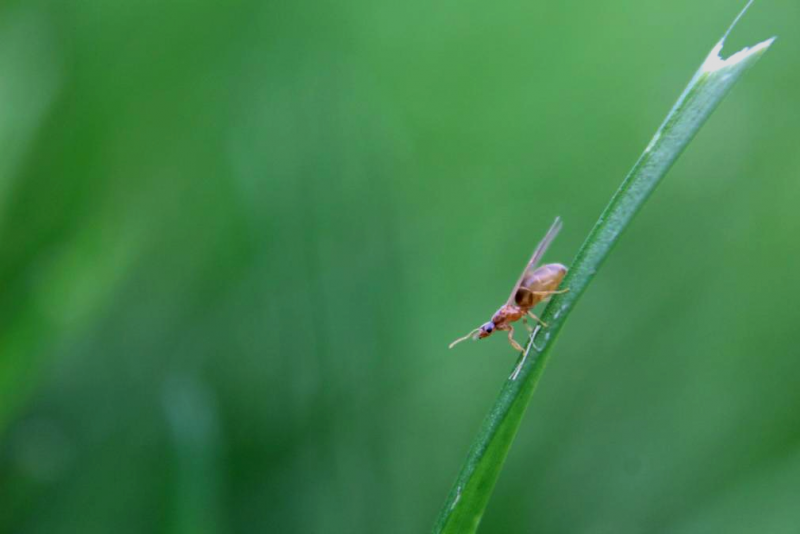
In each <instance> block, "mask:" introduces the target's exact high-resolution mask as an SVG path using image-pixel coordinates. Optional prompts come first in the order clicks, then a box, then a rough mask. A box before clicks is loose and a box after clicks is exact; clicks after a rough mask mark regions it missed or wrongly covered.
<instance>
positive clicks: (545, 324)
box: [528, 310, 547, 328]
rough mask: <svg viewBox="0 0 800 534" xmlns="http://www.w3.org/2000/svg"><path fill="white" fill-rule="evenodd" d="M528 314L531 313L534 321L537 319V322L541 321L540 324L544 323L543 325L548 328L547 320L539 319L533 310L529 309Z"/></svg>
mask: <svg viewBox="0 0 800 534" xmlns="http://www.w3.org/2000/svg"><path fill="white" fill-rule="evenodd" d="M528 315H530V316H531V318H532V319H533V320H534V321H536V322H537V323H539V324H540V325H542V326H544V327H545V328H547V323H546V322H544V321H542V320H541V319H539V318H538V317H536V316H535V315H534V314H533V312H532V311H530V310H528Z"/></svg>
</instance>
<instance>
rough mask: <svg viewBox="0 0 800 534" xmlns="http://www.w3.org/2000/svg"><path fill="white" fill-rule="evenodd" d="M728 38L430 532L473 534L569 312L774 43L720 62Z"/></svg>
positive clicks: (668, 122)
mask: <svg viewBox="0 0 800 534" xmlns="http://www.w3.org/2000/svg"><path fill="white" fill-rule="evenodd" d="M745 9H747V8H745ZM742 13H744V11H743V12H742ZM739 17H741V14H740V15H739ZM739 17H737V19H736V21H738V19H739ZM736 21H734V25H735V24H736ZM732 27H733V25H732V26H731V28H732ZM728 32H730V30H728ZM727 35H728V33H726V34H725V37H727ZM725 37H723V38H722V39H721V40H720V41H719V42H718V43H717V45H716V46H715V47H714V48H713V49H712V50H711V53H710V54H709V55H708V57H707V58H706V60H705V61H704V62H703V64H702V65H701V66H700V69H699V70H698V71H697V73H696V74H695V75H694V77H693V78H692V80H691V81H690V82H689V85H688V86H687V87H686V89H685V90H684V91H683V94H682V95H681V96H680V98H679V99H678V101H677V103H676V104H675V106H674V107H673V108H672V110H670V112H669V114H668V115H667V117H666V119H665V120H664V122H663V124H662V125H661V127H660V128H659V129H658V131H657V132H656V134H655V136H654V137H653V139H652V141H650V144H649V145H648V146H647V148H646V149H645V151H644V153H643V154H642V155H641V157H640V158H639V160H638V161H637V162H636V164H635V165H634V166H633V169H631V171H630V173H629V174H628V176H627V177H626V178H625V180H624V181H623V182H622V185H621V186H620V188H619V190H618V191H617V192H616V194H615V195H614V196H613V198H612V199H611V201H610V202H609V204H608V206H607V207H606V209H605V211H604V212H603V214H602V215H601V216H600V219H599V220H598V222H597V224H596V225H595V227H594V228H593V229H592V231H591V233H590V234H589V236H588V238H587V239H586V241H585V242H584V244H583V246H582V247H581V249H580V251H579V252H578V254H577V256H576V257H575V260H574V262H573V264H572V267H571V268H570V271H569V274H568V276H567V278H566V279H565V281H564V283H563V284H562V287H568V288H569V289H570V291H569V293H566V294H564V295H559V296H557V297H555V298H553V300H552V301H551V302H550V304H549V305H548V306H547V308H546V309H545V311H544V313H543V316H542V318H543V320H544V321H545V322H547V323H548V324H549V327H548V328H546V329H544V330H542V331H540V332H539V333H538V336H537V337H536V345H537V348H533V349H532V348H531V347H532V341H530V340H529V342H528V346H527V351H528V352H527V353H526V354H528V357H527V359H526V360H525V361H524V365H522V367H521V368H520V372H519V373H518V375H517V376H515V377H514V378H512V377H509V379H508V380H506V382H505V384H504V385H503V388H502V390H501V392H500V395H499V397H498V399H497V401H496V403H495V405H494V406H493V407H492V409H491V412H490V413H489V415H488V416H487V418H486V419H485V420H484V422H483V424H482V426H481V429H480V431H479V432H478V435H477V437H476V438H475V441H474V442H473V444H472V447H471V448H470V451H469V454H468V456H467V459H466V461H465V462H464V465H463V466H462V468H461V472H460V473H459V475H458V478H457V479H456V482H455V484H454V486H453V489H452V490H451V491H450V494H449V495H448V497H447V501H446V502H445V504H444V507H443V508H442V510H441V512H440V514H439V517H438V519H437V521H436V524H435V526H434V529H433V531H434V532H435V533H469V532H475V531H476V530H477V528H478V524H479V523H480V520H481V517H482V516H483V512H484V509H485V508H486V504H487V502H488V501H489V497H490V496H491V494H492V490H493V488H494V485H495V482H496V481H497V477H498V476H499V474H500V470H501V469H502V467H503V463H504V462H505V459H506V456H507V454H508V450H509V448H510V447H511V443H512V441H513V440H514V436H515V435H516V433H517V429H518V428H519V424H520V421H521V419H522V416H523V414H524V412H525V409H526V407H527V405H528V403H529V401H530V399H531V396H532V395H533V392H534V389H535V388H536V384H537V382H538V380H539V378H540V376H541V374H542V372H543V371H544V368H545V366H546V364H547V360H548V358H549V354H550V348H551V347H552V345H553V342H554V341H555V338H556V337H557V335H558V333H559V331H560V330H561V327H562V326H563V324H564V321H565V320H566V318H567V316H568V315H569V313H570V311H571V310H572V308H573V307H574V305H575V303H576V302H577V301H578V299H579V298H580V297H581V295H582V294H583V292H584V291H585V290H586V287H587V286H588V285H589V283H590V282H591V280H592V278H593V277H594V275H595V273H596V272H597V270H598V269H599V267H600V265H601V264H602V263H603V261H604V260H605V258H606V257H607V256H608V253H609V252H610V251H611V248H612V247H613V246H614V244H615V243H616V242H617V240H618V239H619V236H620V235H621V234H622V232H623V230H624V229H625V228H626V227H627V225H628V224H629V223H630V221H631V219H632V218H633V216H634V215H635V214H636V212H637V211H638V210H639V209H640V208H641V206H642V204H644V202H645V201H646V200H647V198H648V197H649V196H650V194H651V193H652V192H653V190H654V189H655V187H656V186H657V185H658V183H659V182H660V181H661V179H662V178H663V177H664V175H665V174H666V173H667V171H668V170H669V168H670V166H671V165H672V164H673V163H674V162H675V160H676V159H677V158H678V156H679V155H680V154H681V152H682V151H683V149H684V148H685V147H686V145H687V144H689V142H690V141H691V140H692V138H693V137H694V135H695V134H696V133H697V131H698V130H699V129H700V127H701V126H702V125H703V123H704V122H705V121H706V119H708V117H709V115H710V114H711V112H712V111H713V110H714V109H715V108H716V106H717V104H719V102H720V101H721V100H722V98H723V97H724V96H725V95H726V94H727V93H728V91H730V89H731V87H733V85H734V84H735V83H736V81H737V80H738V79H739V77H740V76H741V75H742V74H743V73H744V71H745V70H746V69H747V68H748V67H750V66H752V65H753V64H755V63H756V62H757V61H758V59H759V58H760V57H761V56H762V55H763V54H764V52H766V50H767V49H768V48H769V47H770V45H771V44H772V42H773V41H774V38H772V39H768V40H766V41H764V42H762V43H759V44H757V45H755V46H753V47H751V48H744V49H743V50H741V51H739V52H737V53H735V54H733V55H732V56H731V57H729V58H727V59H722V58H721V57H720V55H719V53H720V51H721V50H722V45H723V43H724V41H725ZM512 376H513V375H512Z"/></svg>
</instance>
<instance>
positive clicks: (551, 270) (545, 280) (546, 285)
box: [514, 263, 567, 308]
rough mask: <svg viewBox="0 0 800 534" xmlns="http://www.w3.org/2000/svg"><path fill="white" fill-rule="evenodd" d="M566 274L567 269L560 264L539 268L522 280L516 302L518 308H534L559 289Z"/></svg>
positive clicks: (515, 298) (549, 264) (550, 264)
mask: <svg viewBox="0 0 800 534" xmlns="http://www.w3.org/2000/svg"><path fill="white" fill-rule="evenodd" d="M566 274H567V268H566V267H564V266H563V265H561V264H560V263H548V264H546V265H542V266H541V267H537V268H536V269H534V270H533V271H530V272H529V273H528V274H527V275H526V276H525V278H523V279H522V283H520V285H519V289H517V294H516V296H515V297H514V300H515V301H516V303H517V305H518V306H522V307H525V308H533V307H534V306H536V305H537V304H538V303H539V302H541V301H543V300H546V299H547V298H548V297H549V295H548V294H547V293H548V292H551V291H555V290H557V289H558V286H559V284H561V281H562V280H563V279H564V276H565V275H566Z"/></svg>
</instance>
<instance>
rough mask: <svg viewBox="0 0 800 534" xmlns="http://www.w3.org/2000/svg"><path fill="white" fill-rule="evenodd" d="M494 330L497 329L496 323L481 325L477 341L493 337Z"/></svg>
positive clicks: (476, 335) (490, 322)
mask: <svg viewBox="0 0 800 534" xmlns="http://www.w3.org/2000/svg"><path fill="white" fill-rule="evenodd" d="M494 329H495V326H494V323H493V322H492V321H489V322H488V323H486V324H484V325H481V327H480V328H479V329H478V331H477V333H476V334H475V337H476V338H477V339H483V338H485V337H489V336H491V335H492V332H494Z"/></svg>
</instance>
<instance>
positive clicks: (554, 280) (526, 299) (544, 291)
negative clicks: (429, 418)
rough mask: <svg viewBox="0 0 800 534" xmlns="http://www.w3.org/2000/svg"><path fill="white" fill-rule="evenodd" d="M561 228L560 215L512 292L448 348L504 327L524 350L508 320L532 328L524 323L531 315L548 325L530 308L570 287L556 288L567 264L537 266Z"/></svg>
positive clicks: (517, 345)
mask: <svg viewBox="0 0 800 534" xmlns="http://www.w3.org/2000/svg"><path fill="white" fill-rule="evenodd" d="M560 230H561V219H559V218H558V217H556V220H555V221H553V225H552V226H551V227H550V229H549V230H548V231H547V234H545V236H544V238H543V239H542V240H541V242H539V245H538V246H537V247H536V250H534V251H533V255H532V256H531V259H530V261H528V264H527V265H526V266H525V268H524V269H523V270H522V274H521V275H520V277H519V280H517V283H516V284H515V285H514V289H512V290H511V295H510V296H509V297H508V300H507V301H506V303H505V304H503V305H502V306H501V307H500V309H499V310H497V311H496V312H495V314H494V315H492V320H491V321H489V322H488V323H485V324H483V325H481V326H479V327H478V328H476V329H475V330H473V331H472V332H470V333H469V334H467V335H466V336H464V337H460V338H458V339H456V340H455V341H453V342H452V343H450V348H451V349H452V348H453V347H454V346H455V345H457V344H458V343H461V342H462V341H466V340H467V339H470V338H472V339H483V338H485V337H489V336H491V335H492V334H493V333H494V332H495V331H496V330H506V331H508V342H509V343H511V346H512V347H514V348H515V349H516V350H518V351H520V352H523V353H524V352H525V349H523V348H522V346H521V345H520V344H519V343H517V342H516V341H515V340H514V327H513V326H512V325H511V323H513V322H516V321H519V320H520V319H522V320H523V322H524V323H525V324H526V326H527V327H528V329H529V330H531V331H532V330H533V329H532V328H531V327H530V325H528V324H527V323H528V321H527V319H528V317H530V318H531V319H533V320H534V321H536V322H537V323H539V324H540V325H541V326H545V327H546V326H547V325H546V324H545V323H543V322H542V320H541V319H539V318H538V317H537V316H536V315H534V314H533V312H531V309H532V308H533V307H534V306H536V305H537V304H539V303H540V302H543V301H546V300H548V299H549V298H550V297H551V296H552V295H557V294H559V293H566V292H567V291H569V289H562V290H558V286H559V285H560V284H561V280H563V279H564V276H565V275H566V274H567V268H566V267H564V266H563V265H561V264H560V263H547V264H545V265H542V266H541V267H537V266H536V265H537V264H538V263H539V260H541V259H542V256H544V253H545V251H546V250H547V247H549V246H550V243H552V242H553V240H554V239H555V238H556V236H557V235H558V232H559V231H560Z"/></svg>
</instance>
